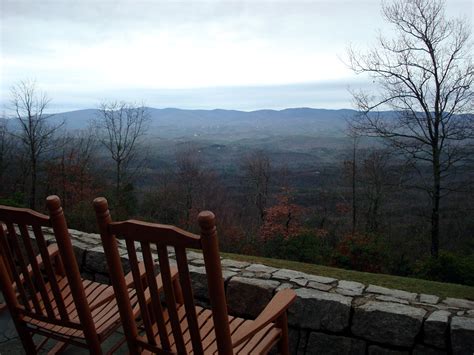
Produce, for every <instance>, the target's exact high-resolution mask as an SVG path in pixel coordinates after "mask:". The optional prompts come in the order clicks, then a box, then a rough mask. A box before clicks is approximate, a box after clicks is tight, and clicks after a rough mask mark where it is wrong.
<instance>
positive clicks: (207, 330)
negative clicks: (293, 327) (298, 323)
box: [142, 305, 281, 354]
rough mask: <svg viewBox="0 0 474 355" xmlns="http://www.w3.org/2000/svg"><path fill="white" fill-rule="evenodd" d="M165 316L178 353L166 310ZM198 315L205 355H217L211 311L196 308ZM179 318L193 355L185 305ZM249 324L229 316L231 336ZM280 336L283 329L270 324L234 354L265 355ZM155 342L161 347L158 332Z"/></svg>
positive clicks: (235, 350) (171, 339)
mask: <svg viewBox="0 0 474 355" xmlns="http://www.w3.org/2000/svg"><path fill="white" fill-rule="evenodd" d="M163 315H164V318H165V322H166V328H167V330H168V337H169V340H170V345H171V350H172V351H174V352H176V351H177V350H176V347H175V344H174V340H173V335H172V334H173V333H172V329H171V322H170V318H169V316H168V312H167V311H166V310H165V311H164V312H163ZM196 315H197V318H198V324H199V331H200V335H201V342H202V347H203V350H204V353H205V354H217V342H216V333H215V332H214V322H213V319H212V312H211V310H209V309H205V308H202V307H199V306H196ZM178 316H179V319H180V325H181V330H182V333H183V339H184V343H185V345H186V351H187V352H188V354H193V349H192V342H191V336H190V332H189V329H188V321H187V319H186V311H185V309H184V306H183V305H180V306H179V307H178ZM248 322H252V321H251V320H246V319H244V318H238V317H232V316H229V327H230V331H231V334H234V333H235V332H236V331H237V330H238V329H239V328H240V327H241V326H243V325H245V324H247V323H248ZM280 335H281V329H280V328H278V327H277V326H276V325H275V324H274V323H270V324H268V325H267V326H266V327H265V328H263V329H262V330H260V331H259V332H258V333H256V334H255V335H254V336H253V337H252V338H250V339H249V340H247V341H246V342H244V343H243V344H241V345H239V346H237V347H236V348H235V349H234V354H261V353H262V354H265V353H267V352H268V351H269V350H270V349H271V348H272V347H273V346H274V345H275V344H276V343H277V342H278V339H279V338H280ZM155 340H156V343H157V345H158V347H160V346H161V343H160V339H159V335H158V331H156V334H155ZM142 354H153V352H150V351H148V350H144V351H143V352H142Z"/></svg>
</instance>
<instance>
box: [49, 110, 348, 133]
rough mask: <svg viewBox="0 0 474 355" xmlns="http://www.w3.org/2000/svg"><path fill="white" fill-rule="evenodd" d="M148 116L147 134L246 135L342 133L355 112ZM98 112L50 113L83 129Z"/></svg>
mask: <svg viewBox="0 0 474 355" xmlns="http://www.w3.org/2000/svg"><path fill="white" fill-rule="evenodd" d="M147 110H148V113H149V115H150V119H151V123H150V133H152V134H155V135H158V136H162V137H166V138H173V137H182V136H188V135H192V136H194V137H196V136H209V135H211V136H214V135H223V136H238V137H240V138H242V137H245V136H248V135H250V136H255V135H264V136H268V135H281V134H285V135H286V134H310V135H314V134H316V135H324V136H328V135H338V136H339V135H341V133H342V131H343V130H344V128H345V126H346V120H347V119H348V118H350V117H351V116H352V115H354V114H355V112H356V111H354V110H349V109H341V110H329V109H314V108H307V107H303V108H287V109H283V110H267V109H264V110H256V111H238V110H224V109H214V110H186V109H178V108H163V109H157V108H152V107H147ZM97 115H98V110H97V109H85V110H78V111H70V112H62V113H58V114H56V115H54V116H53V119H54V120H58V121H63V120H64V122H65V124H66V127H67V128H68V129H84V128H86V127H87V125H88V123H89V122H90V121H91V120H93V119H94V118H96V117H97Z"/></svg>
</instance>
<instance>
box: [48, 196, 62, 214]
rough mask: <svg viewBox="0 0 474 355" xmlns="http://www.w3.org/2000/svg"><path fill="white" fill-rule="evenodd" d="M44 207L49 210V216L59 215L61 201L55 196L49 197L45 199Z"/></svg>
mask: <svg viewBox="0 0 474 355" xmlns="http://www.w3.org/2000/svg"><path fill="white" fill-rule="evenodd" d="M46 207H47V208H48V210H49V214H50V216H54V215H57V214H59V213H61V212H62V208H61V199H60V198H59V197H58V196H56V195H50V196H48V197H46Z"/></svg>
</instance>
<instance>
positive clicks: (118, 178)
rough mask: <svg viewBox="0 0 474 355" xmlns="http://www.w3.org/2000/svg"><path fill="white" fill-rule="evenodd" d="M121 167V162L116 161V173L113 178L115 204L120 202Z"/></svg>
mask: <svg viewBox="0 0 474 355" xmlns="http://www.w3.org/2000/svg"><path fill="white" fill-rule="evenodd" d="M121 165H122V162H121V161H120V160H117V171H116V177H115V193H116V195H117V196H116V200H117V204H118V203H119V201H120V177H121V171H120V170H121Z"/></svg>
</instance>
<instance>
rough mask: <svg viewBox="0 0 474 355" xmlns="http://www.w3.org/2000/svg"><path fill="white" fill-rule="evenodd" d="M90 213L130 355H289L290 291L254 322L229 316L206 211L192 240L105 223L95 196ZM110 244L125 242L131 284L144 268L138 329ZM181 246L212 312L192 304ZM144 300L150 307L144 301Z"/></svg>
mask: <svg viewBox="0 0 474 355" xmlns="http://www.w3.org/2000/svg"><path fill="white" fill-rule="evenodd" d="M94 208H95V211H96V216H97V221H98V225H99V229H100V234H101V238H102V243H103V245H104V250H105V254H106V259H107V264H108V267H109V271H110V276H111V280H112V285H113V287H114V290H115V294H116V297H117V303H118V307H119V311H120V316H121V318H122V324H123V328H124V331H125V335H126V338H127V343H128V346H129V350H130V353H131V354H150V353H156V354H189V353H193V354H215V353H218V354H225V355H227V354H265V353H267V352H268V351H269V350H270V349H271V348H272V347H273V346H274V345H277V346H278V350H279V351H280V353H282V354H288V326H287V316H286V310H287V308H288V307H289V306H290V304H291V303H292V302H293V301H294V300H295V297H296V295H295V293H294V291H293V290H288V289H287V290H282V291H280V292H278V293H277V294H276V295H275V296H274V297H273V299H272V300H271V301H270V303H269V304H268V305H267V306H266V307H265V309H264V310H263V311H262V313H261V314H260V315H259V316H258V317H257V318H256V319H255V320H253V321H252V320H245V319H242V318H237V317H232V316H229V315H228V314H227V304H226V298H225V291H224V282H223V279H222V269H221V263H220V257H219V247H218V241H217V234H216V227H215V217H214V214H213V213H212V212H209V211H206V212H201V213H200V214H199V217H198V221H199V225H200V227H201V235H195V234H191V233H188V232H186V231H183V230H181V229H179V228H177V227H174V226H168V225H160V224H153V223H146V222H139V221H135V220H128V221H124V222H112V219H111V216H110V213H109V209H108V205H107V200H106V199H105V198H102V197H99V198H96V199H95V200H94ZM117 239H121V240H125V244H126V247H127V251H128V258H129V260H130V267H131V270H132V271H131V272H132V275H133V277H134V279H135V280H138V278H139V277H140V274H139V268H138V260H140V259H142V260H143V262H144V264H145V269H146V277H147V287H142V283H140V282H135V285H136V295H137V297H138V301H139V302H138V303H139V308H140V314H141V320H142V322H143V323H142V326H141V327H139V326H137V322H136V317H135V315H134V314H135V313H136V312H134V307H133V300H131V299H130V294H129V292H128V291H127V286H126V283H125V277H124V272H123V270H122V264H121V262H120V253H119V250H118V241H117ZM168 247H172V248H174V252H175V256H176V262H177V266H178V274H179V282H180V285H181V291H180V292H181V293H182V294H181V295H179V294H176V290H175V288H174V287H173V285H172V282H171V279H172V277H171V274H170V261H169V257H168ZM138 248H140V249H141V252H138ZM155 248H156V252H157V254H158V259H159V267H160V275H161V278H157V276H156V270H155V267H154V260H153V259H154V258H153V254H152V252H155V250H154V249H155ZM187 248H193V249H201V250H202V252H203V256H204V263H205V268H206V273H207V280H208V290H209V299H210V303H211V310H208V309H204V308H202V307H199V306H196V305H195V303H194V298H193V290H192V285H191V279H190V275H189V269H188V263H187V257H186V249H187ZM160 289H163V290H164V295H163V294H160ZM162 296H164V297H162ZM149 297H151V304H150V303H148V302H146V300H147V299H148V298H149Z"/></svg>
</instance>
